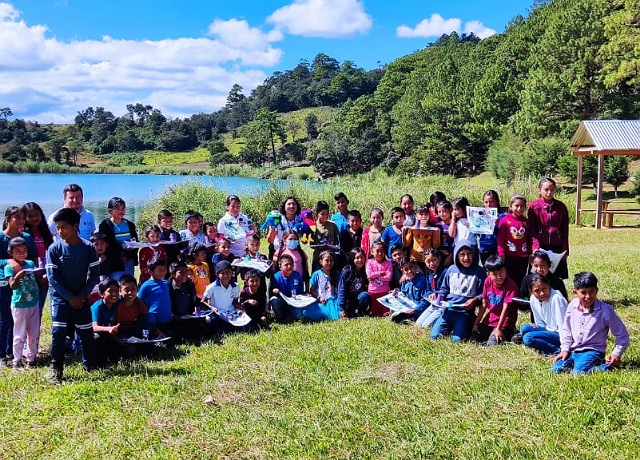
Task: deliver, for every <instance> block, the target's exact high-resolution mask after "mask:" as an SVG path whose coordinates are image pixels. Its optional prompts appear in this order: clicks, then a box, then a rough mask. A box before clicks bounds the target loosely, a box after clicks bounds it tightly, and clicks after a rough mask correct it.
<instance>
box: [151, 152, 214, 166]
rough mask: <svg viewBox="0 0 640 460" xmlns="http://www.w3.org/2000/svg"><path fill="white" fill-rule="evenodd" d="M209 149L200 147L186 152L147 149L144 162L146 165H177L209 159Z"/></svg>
mask: <svg viewBox="0 0 640 460" xmlns="http://www.w3.org/2000/svg"><path fill="white" fill-rule="evenodd" d="M209 156H210V154H209V151H208V150H207V149H206V148H204V147H200V148H197V149H195V150H192V151H188V152H160V151H157V152H156V151H148V152H145V153H144V164H145V165H147V166H178V165H188V164H191V163H200V162H203V161H206V162H208V161H209Z"/></svg>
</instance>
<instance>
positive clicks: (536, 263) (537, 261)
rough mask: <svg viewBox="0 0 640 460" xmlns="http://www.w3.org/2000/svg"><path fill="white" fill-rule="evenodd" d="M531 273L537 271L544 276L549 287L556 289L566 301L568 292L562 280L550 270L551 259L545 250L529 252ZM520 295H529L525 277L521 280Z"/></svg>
mask: <svg viewBox="0 0 640 460" xmlns="http://www.w3.org/2000/svg"><path fill="white" fill-rule="evenodd" d="M531 273H538V274H539V275H542V276H544V277H545V278H546V279H547V282H548V283H549V285H550V286H551V289H554V290H556V291H558V292H559V293H560V294H561V295H562V296H563V297H564V298H565V299H566V300H567V301H568V300H569V294H568V293H567V288H566V287H565V285H564V282H563V281H562V280H561V279H560V278H559V277H558V276H556V274H555V273H553V272H552V271H551V259H550V258H549V255H548V254H547V253H546V252H543V251H541V250H539V249H538V250H537V251H534V252H533V254H531ZM520 295H521V296H522V297H528V296H529V286H528V284H527V279H526V277H525V279H523V280H522V285H521V287H520Z"/></svg>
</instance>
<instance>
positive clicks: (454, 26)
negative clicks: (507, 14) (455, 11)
mask: <svg viewBox="0 0 640 460" xmlns="http://www.w3.org/2000/svg"><path fill="white" fill-rule="evenodd" d="M451 32H457V33H465V34H470V33H474V34H476V35H477V36H478V37H480V38H486V37H489V36H491V35H493V34H495V33H496V31H495V30H493V29H490V28H488V27H486V26H485V25H484V24H482V22H480V21H475V20H474V21H469V22H466V23H465V24H464V28H463V27H462V20H461V19H459V18H449V19H445V18H443V17H442V16H441V15H439V14H438V13H434V14H432V15H431V17H430V18H428V19H423V20H422V21H420V22H419V23H418V25H416V26H415V27H414V28H411V27H409V26H407V25H405V24H402V25H401V26H398V27H397V28H396V35H397V36H398V37H401V38H418V37H420V38H426V37H439V36H441V35H443V34H450V33H451Z"/></svg>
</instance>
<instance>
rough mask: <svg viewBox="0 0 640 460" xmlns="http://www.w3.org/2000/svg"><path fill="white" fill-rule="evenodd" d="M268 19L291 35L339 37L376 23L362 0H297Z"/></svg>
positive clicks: (350, 34)
mask: <svg viewBox="0 0 640 460" xmlns="http://www.w3.org/2000/svg"><path fill="white" fill-rule="evenodd" d="M267 22H268V23H270V24H273V25H275V26H276V28H277V29H280V30H284V31H286V32H287V33H289V34H291V35H302V36H304V37H321V38H337V37H349V36H352V35H355V34H357V33H365V32H367V31H368V30H369V29H370V28H371V25H372V23H373V21H372V20H371V16H369V15H368V14H367V13H366V12H365V11H364V3H363V2H362V1H361V0H294V2H293V3H292V4H290V5H287V6H284V7H282V8H280V9H278V10H276V11H274V12H273V13H272V14H271V15H270V16H269V17H268V18H267Z"/></svg>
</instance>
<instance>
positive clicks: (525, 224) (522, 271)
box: [498, 195, 531, 286]
mask: <svg viewBox="0 0 640 460" xmlns="http://www.w3.org/2000/svg"><path fill="white" fill-rule="evenodd" d="M509 210H510V211H511V212H510V213H509V214H507V215H505V216H504V217H503V218H502V219H501V220H500V223H499V224H498V255H499V256H500V257H502V258H503V259H504V261H505V263H504V265H505V268H506V269H507V273H508V274H509V278H511V279H512V280H513V281H515V282H516V285H517V286H520V285H521V284H522V280H523V278H524V277H525V276H526V274H527V270H528V268H529V256H530V255H531V232H530V231H529V220H528V219H527V218H526V217H525V215H524V214H525V212H526V210H527V199H526V198H525V197H523V196H522V195H514V196H513V197H512V198H511V200H510V201H509Z"/></svg>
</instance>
